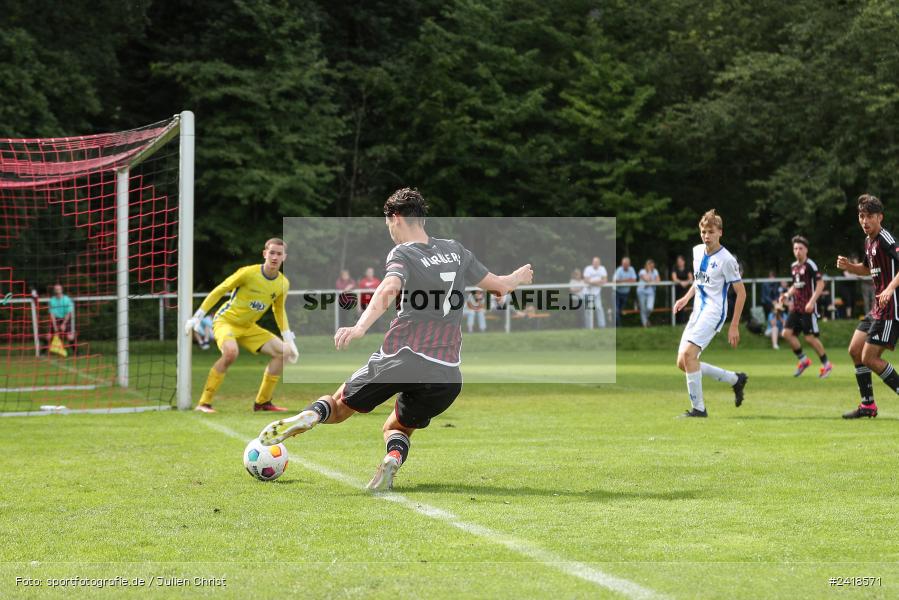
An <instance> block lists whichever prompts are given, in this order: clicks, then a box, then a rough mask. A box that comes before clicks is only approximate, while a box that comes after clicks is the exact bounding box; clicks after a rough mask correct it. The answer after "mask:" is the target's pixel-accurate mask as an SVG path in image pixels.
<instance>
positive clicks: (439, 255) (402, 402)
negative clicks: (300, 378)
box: [259, 188, 534, 491]
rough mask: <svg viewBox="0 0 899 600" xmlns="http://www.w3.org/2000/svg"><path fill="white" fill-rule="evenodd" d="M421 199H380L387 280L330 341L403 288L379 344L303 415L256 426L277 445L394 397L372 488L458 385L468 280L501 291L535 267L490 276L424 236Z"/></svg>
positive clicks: (397, 195)
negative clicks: (388, 242)
mask: <svg viewBox="0 0 899 600" xmlns="http://www.w3.org/2000/svg"><path fill="white" fill-rule="evenodd" d="M426 213H427V205H426V203H425V200H424V198H422V196H421V194H420V193H419V192H418V191H417V190H414V189H409V188H404V189H401V190H397V191H396V192H394V193H393V195H392V196H390V198H389V199H388V200H387V202H386V203H385V204H384V216H385V221H386V224H387V228H388V230H389V232H390V237H391V239H393V241H394V243H396V246H395V247H394V248H393V250H391V251H390V253H389V254H388V255H387V260H386V268H385V274H384V279H383V280H382V281H381V284H380V285H379V286H378V288H377V289H376V290H375V293H374V296H373V297H372V299H371V302H370V303H369V305H368V307H367V308H366V309H365V312H363V313H362V315H361V316H360V317H359V320H358V322H357V323H356V324H355V325H354V326H353V327H341V328H340V329H338V330H337V333H336V334H335V335H334V345H335V346H336V348H337V349H338V350H343V349H344V348H346V347H347V346H348V345H349V343H350V342H351V341H352V340H354V339H356V338H360V337H362V336H364V335H365V333H366V331H368V329H369V328H370V327H371V326H372V325H373V324H374V323H375V321H377V320H378V318H379V317H380V316H381V315H383V314H384V312H385V311H386V310H387V308H388V307H389V306H390V305H391V304H392V303H394V302H395V301H396V300H397V296H399V301H400V309H399V310H398V312H397V316H396V318H395V319H394V320H393V321H392V322H391V323H390V327H389V329H388V330H387V334H386V335H385V336H384V342H383V343H382V344H381V348H380V349H379V350H378V351H377V352H375V353H374V354H372V355H371V357H370V358H369V361H368V364H366V365H364V366H363V367H361V368H360V369H359V370H357V371H356V372H355V373H353V374H352V375H351V376H350V378H349V379H347V381H346V382H345V383H344V384H343V385H341V386H340V387H339V388H338V389H337V391H335V392H334V394H332V395H328V396H322V397H321V398H319V399H318V400H316V401H315V402H313V403H312V404H310V405H309V406H307V407H306V409H305V410H304V411H303V412H301V413H300V414H298V415H296V416H294V417H291V418H288V419H281V420H278V421H275V422H273V423H270V424H269V425H268V426H266V428H265V429H263V430H262V433H260V434H259V439H260V440H261V441H262V443H263V444H266V445H271V444H277V443H280V442H282V441H284V440H285V439H287V438H288V437H291V436H294V435H297V434H299V433H302V432H304V431H306V430H308V429H311V428H312V427H314V426H315V425H317V424H320V423H322V424H332V423H340V422H342V421H345V420H346V419H348V418H349V417H351V416H352V415H353V414H355V413H357V412H362V413H367V412H370V411H372V410H373V409H374V408H375V407H377V406H378V405H380V404H382V403H384V402H386V401H387V400H389V399H390V398H392V397H393V396H395V395H397V394H398V396H397V400H396V404H395V407H394V410H393V412H392V413H391V414H390V416H389V417H388V418H387V421H386V422H385V423H384V428H383V430H384V442H385V443H386V446H387V454H386V456H385V457H384V459H383V460H382V461H381V464H380V465H379V466H378V469H377V471H376V473H375V475H374V477H373V478H372V479H371V481H370V482H369V483H368V486H367V487H368V489H370V490H375V491H384V490H389V489H391V488H392V487H393V478H394V475H395V474H396V472H397V470H398V469H399V468H400V466H401V465H402V464H403V463H404V462H405V461H406V459H407V457H408V454H409V438H410V437H411V436H412V433H413V432H414V431H415V430H416V429H422V428H424V427H427V426H428V424H429V423H430V422H431V419H432V418H433V417H436V416H437V415H439V414H440V413H442V412H443V411H445V410H446V409H447V408H449V406H450V405H451V404H452V403H453V401H454V400H455V399H456V396H458V395H459V392H460V391H461V390H462V375H461V373H460V371H459V365H460V364H461V348H462V327H461V324H462V308H463V305H464V292H465V286H466V285H476V286H477V287H479V288H481V289H484V290H486V291H488V292H491V293H493V294H495V295H497V296H503V295H505V294H507V293H509V292H512V291H513V290H515V289H516V288H517V287H518V286H519V285H523V284H527V283H530V282H531V281H532V279H533V276H534V272H533V270H532V269H531V265H524V266H522V267H519V268H518V269H516V270H515V271H514V272H512V273H510V274H509V275H494V274H493V273H490V272H489V271H488V270H487V268H486V267H485V266H484V265H482V264H481V263H480V262H479V261H478V259H477V258H475V256H474V254H472V253H471V252H470V251H469V250H468V249H466V248H465V247H463V246H462V244H460V243H459V242H457V241H455V240H444V239H437V238H432V237H430V236H429V235H428V234H427V232H425V230H424V219H425V216H426Z"/></svg>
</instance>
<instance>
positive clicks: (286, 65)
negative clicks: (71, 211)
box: [0, 0, 899, 287]
mask: <svg viewBox="0 0 899 600" xmlns="http://www.w3.org/2000/svg"><path fill="white" fill-rule="evenodd" d="M0 9H2V14H3V15H4V27H3V29H2V30H0V93H2V94H3V97H4V102H3V104H2V106H0V132H2V134H3V135H6V136H51V135H61V134H75V133H92V132H95V131H99V130H110V129H122V128H129V127H134V126H137V125H140V124H142V123H146V122H150V121H155V120H158V119H160V118H164V117H166V116H168V115H170V114H171V113H173V112H175V111H177V110H181V109H183V108H189V109H192V110H194V111H195V112H196V114H197V128H198V136H199V137H198V142H199V143H198V145H197V149H198V165H197V249H198V256H199V257H200V258H199V259H198V260H199V263H198V268H197V274H198V284H199V285H200V286H203V287H208V286H210V285H212V284H213V283H214V282H215V281H216V280H217V279H219V278H221V277H222V276H224V275H225V274H227V272H229V271H230V270H231V268H232V267H234V266H236V265H238V264H243V263H245V262H246V261H247V260H248V259H249V257H252V256H255V254H256V253H257V251H258V246H259V244H260V242H261V241H262V240H263V239H265V238H266V237H268V236H269V235H270V234H271V233H273V232H277V231H278V230H280V219H281V217H282V216H302V215H315V216H334V215H337V216H377V215H379V214H380V207H381V205H382V203H383V201H384V199H385V198H386V197H387V196H388V195H389V194H390V193H391V192H392V191H393V190H395V189H396V188H398V187H401V186H405V185H412V186H416V187H418V188H419V189H421V190H422V191H423V192H424V193H425V196H426V197H427V198H428V199H429V200H430V201H431V204H432V207H433V211H434V214H436V215H443V216H491V215H506V216H512V215H553V216H587V215H614V216H617V218H618V233H619V247H618V250H619V253H622V252H626V253H630V254H634V255H635V256H636V257H637V258H642V255H643V254H645V253H647V252H649V250H647V248H651V253H652V255H653V256H656V257H657V258H660V259H661V262H662V263H664V262H666V261H665V260H664V257H666V256H667V257H668V258H670V257H673V256H674V255H675V254H678V253H683V252H684V250H685V248H686V247H687V246H689V245H690V244H692V243H693V240H694V239H695V235H696V234H695V231H694V226H695V222H696V219H697V218H698V216H699V214H701V213H702V212H703V211H704V210H706V209H708V208H710V207H715V208H717V209H718V210H719V211H720V212H721V213H722V214H723V215H724V217H725V223H726V224H727V231H726V234H725V238H724V241H725V243H726V244H727V245H728V247H729V248H731V250H733V251H734V252H735V253H737V254H738V255H739V256H740V258H741V259H742V260H743V262H744V263H745V264H746V267H747V271H748V274H750V275H752V274H758V273H762V272H766V271H767V270H768V269H769V268H771V267H778V266H780V267H785V266H786V264H787V263H788V262H789V261H790V260H791V258H790V255H789V251H788V245H787V244H785V243H784V240H785V239H786V238H788V237H789V236H790V235H792V234H794V233H797V232H801V233H803V234H805V235H806V236H807V237H809V239H810V240H811V241H812V244H813V255H814V256H816V257H822V256H827V255H831V254H835V253H837V252H840V253H846V252H849V251H853V250H856V249H857V246H858V244H859V241H860V240H859V238H860V235H859V232H858V230H857V226H856V225H855V218H854V202H853V201H854V199H855V197H856V196H858V195H859V194H860V193H863V192H872V193H875V194H878V195H880V196H881V197H882V198H884V200H885V201H886V205H887V208H888V211H889V210H890V208H889V207H890V206H891V199H892V197H893V196H894V195H895V194H896V193H897V191H899V158H897V157H899V135H897V134H899V131H897V127H899V84H897V81H899V54H897V53H896V51H895V40H896V39H899V19H897V18H896V11H897V9H896V6H895V3H894V2H890V1H889V0H849V1H846V2H812V1H810V0H802V1H800V2H794V3H783V2H777V1H775V0H761V1H760V0H736V1H732V0H703V1H701V2H700V1H698V0H647V1H646V2H638V3H634V2H626V1H625V0H610V1H608V2H603V3H600V4H599V5H597V4H596V3H594V2H589V1H588V0H560V1H559V2H554V3H551V4H547V3H540V2H536V1H534V0H491V1H489V2H488V1H487V0H452V1H450V2H439V1H437V0H427V1H422V2H417V1H414V0H394V1H391V2H388V1H386V0H373V1H371V2H366V3H364V4H360V3H335V2H323V1H321V0H301V1H296V2H293V1H288V0H278V1H275V2H264V1H262V0H189V1H187V2H174V1H173V0H154V1H152V2H149V1H142V2H137V3H118V2H113V1H112V0H102V1H101V2H99V3H97V2H92V3H88V2H86V1H85V0H73V1H71V2H66V3H58V2H51V1H50V0H35V1H34V2H29V3H21V2H12V1H10V0H5V1H3V0H0ZM890 214H891V213H890V212H888V214H887V225H888V226H889V225H890V223H891V219H890ZM819 262H821V263H822V264H829V263H830V261H824V260H820V261H819Z"/></svg>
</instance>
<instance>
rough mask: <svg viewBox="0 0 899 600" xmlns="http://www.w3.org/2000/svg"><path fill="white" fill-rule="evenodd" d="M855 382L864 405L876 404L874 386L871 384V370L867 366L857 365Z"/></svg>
mask: <svg viewBox="0 0 899 600" xmlns="http://www.w3.org/2000/svg"><path fill="white" fill-rule="evenodd" d="M855 382H856V383H857V384H858V393H859V395H860V396H861V397H862V404H865V405H868V404H874V384H873V383H872V382H871V369H869V368H868V367H866V366H865V365H855Z"/></svg>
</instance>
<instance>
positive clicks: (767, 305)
mask: <svg viewBox="0 0 899 600" xmlns="http://www.w3.org/2000/svg"><path fill="white" fill-rule="evenodd" d="M776 278H777V274H776V273H775V272H774V271H768V279H776ZM779 288H780V282H779V281H766V282H765V283H763V284H762V290H761V291H762V307H763V308H764V309H765V314H766V315H767V314H770V313H771V312H773V311H774V305H775V304H776V303H777V300H778V298H780V295H781V293H783V291H782V290H780V289H779Z"/></svg>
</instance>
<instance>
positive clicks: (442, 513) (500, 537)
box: [195, 417, 665, 600]
mask: <svg viewBox="0 0 899 600" xmlns="http://www.w3.org/2000/svg"><path fill="white" fill-rule="evenodd" d="M195 418H196V419H197V420H199V421H200V422H201V423H203V424H204V425H206V426H207V427H209V428H210V429H214V430H216V431H218V432H219V433H223V434H225V435H227V436H228V437H232V438H234V439H237V440H241V441H249V439H248V438H247V436H245V435H242V434H240V433H238V432H236V431H234V430H233V429H231V428H230V427H227V426H225V425H221V424H219V423H216V422H214V421H210V420H209V419H206V418H203V417H195ZM290 462H291V463H299V464H300V465H301V466H302V467H303V468H305V469H308V470H309V471H314V472H315V473H318V474H319V475H323V476H325V477H327V478H328V479H333V480H334V481H337V482H340V483H342V484H344V485H347V486H349V487H352V488H355V489H362V488H363V487H364V485H363V484H362V483H361V482H360V481H357V480H355V479H353V478H352V477H350V476H349V475H344V474H343V473H341V472H339V471H334V470H332V469H328V468H326V467H322V466H320V465H317V464H315V463H311V462H309V461H307V460H304V459H302V458H296V457H295V456H291V457H290ZM372 497H373V498H378V499H380V500H387V501H388V502H394V503H396V504H399V505H401V506H403V507H405V508H408V509H410V510H413V511H415V512H417V513H419V514H421V515H424V516H426V517H430V518H432V519H436V520H438V521H443V522H444V523H448V524H449V525H452V526H453V527H455V528H457V529H461V530H462V531H464V532H466V533H470V534H472V535H474V536H477V537H480V538H483V539H485V540H487V541H490V542H493V543H495V544H499V545H501V546H505V547H506V548H508V549H509V550H512V551H513V552H517V553H518V554H521V555H522V556H526V557H528V558H531V559H533V560H535V561H537V562H539V563H541V564H545V565H547V566H551V567H554V568H556V569H558V570H559V571H562V572H563V573H566V574H568V575H571V576H573V577H577V578H578V579H583V580H584V581H589V582H590V583H593V584H596V585H598V586H600V587H603V588H605V589H607V590H610V591H613V592H617V593H619V594H622V595H624V596H627V597H628V598H635V599H638V600H644V599H645V600H650V599H656V598H665V596H664V595H663V594H659V593H658V592H655V591H653V590H651V589H649V588H646V587H643V586H641V585H639V584H637V583H634V582H633V581H630V580H628V579H623V578H621V577H616V576H614V575H609V574H608V573H606V572H604V571H600V570H599V569H596V568H595V567H591V566H590V565H588V564H586V563H582V562H578V561H574V560H567V559H565V558H563V557H562V556H560V555H558V554H555V553H553V552H550V551H548V550H544V549H542V548H538V547H537V546H534V545H532V544H529V543H528V542H525V541H523V540H518V539H516V538H513V537H511V536H508V535H506V534H504V533H501V532H498V531H494V530H492V529H490V528H488V527H484V526H482V525H476V524H474V523H467V522H465V521H463V520H461V519H460V518H459V517H457V516H456V515H454V514H453V513H451V512H449V511H446V510H443V509H441V508H437V507H435V506H429V505H427V504H424V503H421V502H418V501H414V500H410V499H408V498H406V497H405V496H403V495H402V494H396V493H393V492H387V493H381V494H372Z"/></svg>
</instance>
